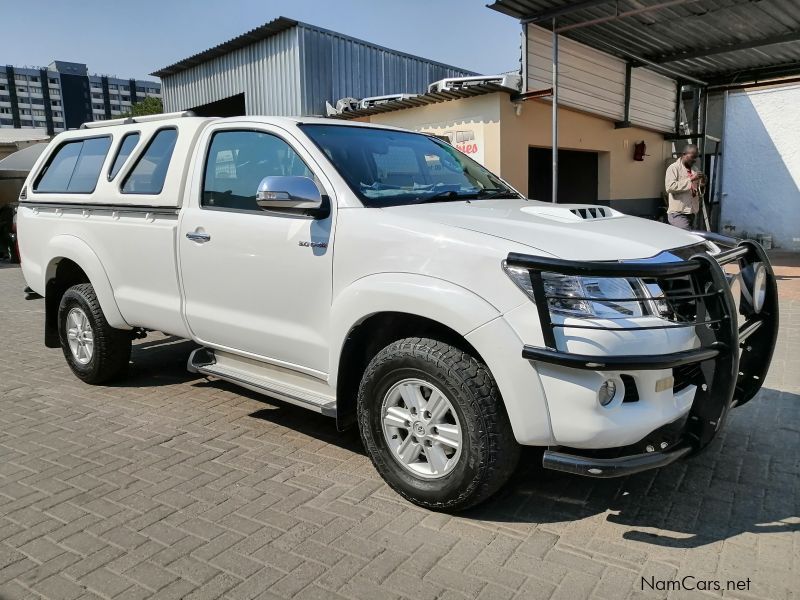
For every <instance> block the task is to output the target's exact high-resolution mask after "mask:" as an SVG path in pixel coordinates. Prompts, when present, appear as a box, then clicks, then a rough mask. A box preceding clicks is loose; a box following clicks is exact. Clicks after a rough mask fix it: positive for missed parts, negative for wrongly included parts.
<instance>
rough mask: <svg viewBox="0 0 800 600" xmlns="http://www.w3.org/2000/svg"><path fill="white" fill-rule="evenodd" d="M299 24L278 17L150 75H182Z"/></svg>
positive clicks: (292, 20)
mask: <svg viewBox="0 0 800 600" xmlns="http://www.w3.org/2000/svg"><path fill="white" fill-rule="evenodd" d="M297 24H298V21H295V20H294V19H287V18H286V17H278V18H277V19H273V20H272V21H269V22H268V23H264V24H263V25H261V26H259V27H256V28H255V29H251V30H250V31H248V32H246V33H243V34H242V35H238V36H236V37H235V38H233V39H230V40H228V41H227V42H223V43H221V44H218V45H216V46H214V47H213V48H209V49H208V50H203V51H202V52H198V53H197V54H193V55H192V56H190V57H189V58H184V59H183V60H179V61H178V62H176V63H173V64H171V65H169V66H167V67H164V68H162V69H159V70H158V71H153V72H152V73H150V75H152V76H154V77H164V76H165V75H174V74H175V73H180V72H181V71H185V70H186V69H189V68H191V67H194V66H195V65H199V64H201V63H204V62H206V61H208V60H211V59H212V58H216V57H217V56H222V55H223V54H228V53H229V52H231V51H232V50H236V49H238V48H244V47H245V46H248V45H250V44H252V43H253V42H258V41H260V40H263V39H266V38H268V37H272V36H273V35H275V34H277V33H280V32H281V31H285V30H286V29H290V28H292V27H294V26H295V25H297Z"/></svg>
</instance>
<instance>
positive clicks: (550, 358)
mask: <svg viewBox="0 0 800 600" xmlns="http://www.w3.org/2000/svg"><path fill="white" fill-rule="evenodd" d="M715 241H719V240H718V239H717V240H715ZM734 243H735V242H734ZM506 262H507V264H508V265H509V266H514V267H522V268H526V269H528V271H529V273H530V277H531V284H532V288H533V291H534V296H535V303H536V309H537V312H538V316H539V321H540V324H541V328H542V337H543V342H544V345H543V346H532V345H526V346H525V347H524V349H523V351H522V356H523V358H525V359H527V360H530V361H533V362H534V363H536V364H537V365H538V366H539V368H540V369H541V368H547V367H546V365H549V366H552V368H556V369H558V368H568V369H575V370H577V372H581V371H582V372H587V371H591V372H595V374H597V373H599V374H602V373H614V374H615V375H616V374H619V373H620V372H626V371H630V372H634V373H641V372H657V371H662V372H663V371H664V370H674V372H675V373H678V371H679V370H680V371H681V372H687V369H688V372H689V373H690V374H691V384H692V385H693V386H694V387H695V391H694V398H693V401H692V402H691V406H690V408H689V410H688V414H686V416H685V418H683V419H681V420H680V427H678V428H675V427H671V428H666V429H668V430H669V431H662V428H659V430H658V431H656V432H652V434H654V435H655V437H653V435H647V436H645V437H644V438H642V440H640V441H641V443H639V444H631V445H630V446H626V447H624V448H609V449H604V450H602V451H587V450H579V449H576V448H564V447H555V448H548V449H547V450H546V451H545V454H544V458H543V465H544V466H545V467H546V468H550V469H555V470H560V471H566V472H570V473H577V474H581V475H587V476H591V477H618V476H623V475H627V474H630V473H635V472H638V471H642V470H646V469H651V468H656V467H661V466H664V465H667V464H669V463H671V462H673V461H675V460H678V459H680V458H683V457H685V456H687V455H690V454H694V453H697V452H699V451H701V450H702V449H703V448H705V447H706V446H708V444H710V443H711V441H712V440H713V439H714V437H715V436H716V435H717V434H718V433H719V431H720V430H721V429H722V428H723V427H724V424H725V421H726V418H727V416H728V413H729V411H730V409H731V408H733V407H734V406H740V405H742V404H744V403H746V402H748V401H749V400H750V399H752V398H753V396H755V394H756V393H757V392H758V390H759V389H760V387H761V384H762V382H763V380H764V377H765V376H766V373H767V370H768V369H769V365H770V362H771V360H772V353H773V350H774V346H775V340H776V338H777V332H778V295H777V285H776V282H775V277H774V274H773V272H772V268H771V266H770V263H769V259H768V258H767V256H766V253H765V252H764V250H763V248H761V246H760V245H758V244H756V243H755V242H751V241H744V242H741V243H739V244H738V245H736V246H733V247H731V248H730V249H728V250H725V251H723V252H720V253H718V254H715V255H710V254H707V253H705V252H698V253H697V254H694V255H693V256H691V257H690V258H689V259H688V260H680V261H675V262H660V263H659V262H630V263H624V262H618V263H607V262H583V261H568V260H560V259H552V258H546V257H535V256H528V255H522V254H516V253H512V254H509V256H508V259H507V261H506ZM753 263H762V264H763V265H764V267H765V269H766V271H767V290H766V296H765V299H764V303H763V308H762V309H761V311H760V312H758V313H756V312H754V311H753V310H752V307H751V306H750V305H749V304H747V303H746V302H740V306H739V307H737V302H736V298H734V293H733V291H732V288H731V285H730V283H731V281H738V280H737V279H736V278H735V277H734V276H732V275H730V274H726V272H725V270H724V269H726V268H729V267H728V265H731V266H732V265H734V264H738V266H739V269H740V271H741V270H742V269H745V268H746V267H748V265H751V264H753ZM543 272H550V273H559V274H563V275H584V276H585V275H589V276H594V277H631V278H634V277H636V278H643V279H650V280H653V281H657V282H659V283H660V284H661V283H663V284H665V285H662V289H664V290H668V289H671V288H670V286H669V281H670V280H676V279H681V280H682V281H683V282H685V283H686V284H689V285H690V287H691V289H692V290H693V292H692V293H691V294H689V295H686V293H685V291H684V293H683V295H682V296H680V297H678V296H674V297H671V298H670V297H668V296H666V300H665V301H667V302H669V303H670V306H673V303H674V304H678V303H683V306H684V308H683V311H684V312H685V311H686V308H685V306H686V303H687V302H688V303H691V304H690V306H691V309H690V310H692V311H694V314H693V317H692V319H691V320H686V319H683V320H680V319H678V320H676V321H664V322H663V323H662V324H659V325H651V324H648V325H647V326H646V327H637V326H632V327H625V326H617V325H614V326H610V327H605V326H598V325H576V324H575V323H574V320H573V321H570V322H569V323H564V322H557V321H555V320H554V319H553V316H552V315H551V313H550V308H549V303H548V296H547V294H546V292H545V288H544V284H543V279H542V275H541V274H542V273H543ZM742 285H744V284H743V283H742ZM576 299H578V298H576ZM740 321H741V322H740ZM558 328H562V332H564V331H566V330H567V329H571V328H572V329H574V330H577V331H580V330H581V329H595V330H598V329H600V330H603V331H605V332H608V331H612V332H614V334H615V335H620V332H625V331H637V330H645V329H646V330H649V331H652V330H654V329H661V330H668V329H671V330H672V331H669V332H667V333H674V332H675V331H679V330H680V331H686V329H687V328H693V329H694V334H695V335H696V337H697V339H698V340H699V342H700V345H699V347H696V348H691V349H685V350H681V351H678V352H672V353H666V354H654V355H647V354H619V355H613V354H612V355H609V354H598V355H594V354H579V353H574V352H569V351H565V350H562V349H559V348H558V344H557V337H556V333H555V332H556V329H558ZM681 328H682V329H681ZM621 335H625V334H624V333H622V334H621ZM562 337H564V336H562ZM695 367H696V368H695ZM667 372H669V371H667ZM587 375H588V373H587ZM552 401H557V399H553V400H552ZM651 438H652V439H651Z"/></svg>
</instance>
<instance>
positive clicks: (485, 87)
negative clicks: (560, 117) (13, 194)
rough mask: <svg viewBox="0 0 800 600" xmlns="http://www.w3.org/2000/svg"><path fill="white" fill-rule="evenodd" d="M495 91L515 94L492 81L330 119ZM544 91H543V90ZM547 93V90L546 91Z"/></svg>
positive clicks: (458, 98)
mask: <svg viewBox="0 0 800 600" xmlns="http://www.w3.org/2000/svg"><path fill="white" fill-rule="evenodd" d="M495 92H505V93H507V94H517V93H518V92H517V90H512V89H509V88H507V87H503V86H501V85H497V84H494V83H484V84H481V85H475V86H472V87H468V88H464V89H460V90H453V91H451V92H429V93H427V94H420V95H419V96H414V97H413V98H406V99H405V100H391V101H389V102H386V103H384V104H380V105H378V106H375V107H373V108H361V109H358V110H353V111H347V112H343V113H341V114H338V115H335V116H332V117H331V118H332V119H357V118H359V117H369V116H370V115H378V114H381V113H387V112H393V111H395V110H403V109H405V108H416V107H418V106H427V105H429V104H438V103H440V102H448V101H450V100H460V99H462V98H473V97H475V96H484V95H486V94H494V93H495ZM543 93H544V92H543ZM547 93H549V91H548V92H547Z"/></svg>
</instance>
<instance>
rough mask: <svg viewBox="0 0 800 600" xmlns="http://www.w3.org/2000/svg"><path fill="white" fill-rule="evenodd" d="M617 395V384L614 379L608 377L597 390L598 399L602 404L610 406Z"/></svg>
mask: <svg viewBox="0 0 800 600" xmlns="http://www.w3.org/2000/svg"><path fill="white" fill-rule="evenodd" d="M616 395H617V384H616V383H614V380H613V379H606V380H605V381H604V382H603V384H602V385H601V386H600V389H599V390H597V400H598V401H599V402H600V406H608V404H609V403H610V402H611V401H612V400H613V399H614V396H616Z"/></svg>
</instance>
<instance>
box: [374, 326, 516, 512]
mask: <svg viewBox="0 0 800 600" xmlns="http://www.w3.org/2000/svg"><path fill="white" fill-rule="evenodd" d="M411 378H413V379H417V380H422V381H424V382H426V383H430V384H432V385H433V386H435V387H436V388H437V389H438V390H440V391H441V392H442V393H443V394H444V395H445V396H447V398H448V400H449V401H450V404H451V405H452V407H453V409H454V411H455V413H456V415H457V417H458V422H459V423H460V424H461V429H462V432H461V449H460V452H461V455H460V457H459V458H458V459H457V462H456V463H455V466H454V467H453V468H452V470H451V471H450V472H449V473H447V474H446V475H444V476H442V477H440V478H438V479H426V478H423V477H418V476H416V475H415V474H412V473H410V472H409V471H408V470H407V469H406V468H404V467H401V466H400V464H399V459H396V458H395V456H394V453H393V452H392V450H391V449H390V448H389V445H388V443H387V441H386V438H385V437H384V433H383V425H382V421H383V415H382V414H381V413H382V409H381V407H382V402H383V399H384V397H385V396H386V395H387V393H388V392H389V391H390V390H391V389H392V386H394V385H395V384H397V383H398V382H400V381H403V380H405V379H411ZM358 422H359V429H360V432H361V439H362V440H363V442H364V446H365V448H366V450H367V453H368V454H369V457H370V459H371V460H372V463H373V464H374V465H375V468H376V469H377V470H378V472H379V473H380V474H381V476H382V477H383V478H384V480H385V481H386V482H387V483H388V484H389V485H390V486H391V487H392V488H393V489H394V490H395V491H396V492H398V493H399V494H400V495H401V496H403V497H404V498H406V499H407V500H409V501H410V502H413V503H414V504H417V505H419V506H422V507H425V508H429V509H433V510H446V511H458V510H464V509H466V508H469V507H471V506H474V505H476V504H478V503H480V502H482V501H484V500H485V499H487V498H488V497H489V496H491V495H492V494H494V493H495V492H497V490H499V489H500V487H501V486H502V485H503V484H504V483H505V482H506V481H507V480H508V478H509V477H510V476H511V474H512V473H513V472H514V469H515V467H516V465H517V462H518V460H519V452H520V447H519V445H518V444H517V442H516V440H515V439H514V434H513V432H512V430H511V423H510V422H509V420H508V415H507V414H506V411H505V406H504V405H503V401H502V398H501V397H500V393H499V391H498V389H497V385H496V383H495V381H494V378H493V377H492V375H491V373H490V372H489V369H488V368H487V367H486V365H484V364H483V363H482V362H480V361H479V360H477V359H476V358H475V357H473V356H471V355H470V354H468V353H466V352H464V351H462V350H459V349H458V348H455V347H453V346H451V345H449V344H446V343H444V342H440V341H437V340H433V339H427V338H406V339H403V340H399V341H397V342H394V343H392V344H390V345H389V346H387V347H386V348H384V349H383V350H381V351H380V352H379V353H378V354H377V355H376V356H375V357H374V358H373V359H372V361H371V362H370V363H369V365H368V366H367V369H366V371H365V372H364V376H363V378H362V380H361V385H360V387H359V391H358ZM409 435H410V434H409Z"/></svg>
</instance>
